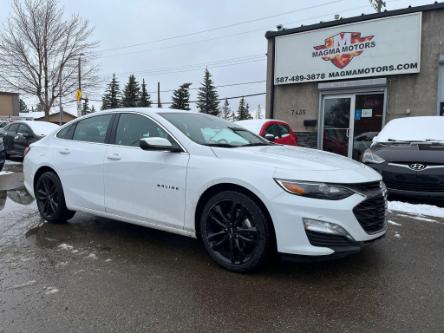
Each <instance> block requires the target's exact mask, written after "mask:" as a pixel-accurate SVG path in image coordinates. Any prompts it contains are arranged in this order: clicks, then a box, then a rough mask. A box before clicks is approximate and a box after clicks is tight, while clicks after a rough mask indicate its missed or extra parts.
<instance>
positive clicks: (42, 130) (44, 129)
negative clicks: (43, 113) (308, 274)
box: [27, 121, 59, 136]
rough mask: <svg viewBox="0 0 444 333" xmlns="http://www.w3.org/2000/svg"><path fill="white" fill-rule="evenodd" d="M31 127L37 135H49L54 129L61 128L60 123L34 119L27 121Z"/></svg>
mask: <svg viewBox="0 0 444 333" xmlns="http://www.w3.org/2000/svg"><path fill="white" fill-rule="evenodd" d="M27 124H28V126H29V127H31V129H32V131H33V132H34V134H35V135H40V136H44V135H48V134H49V133H51V132H52V131H55V130H56V129H57V128H59V126H58V125H56V124H53V123H49V122H46V121H32V122H28V123H27Z"/></svg>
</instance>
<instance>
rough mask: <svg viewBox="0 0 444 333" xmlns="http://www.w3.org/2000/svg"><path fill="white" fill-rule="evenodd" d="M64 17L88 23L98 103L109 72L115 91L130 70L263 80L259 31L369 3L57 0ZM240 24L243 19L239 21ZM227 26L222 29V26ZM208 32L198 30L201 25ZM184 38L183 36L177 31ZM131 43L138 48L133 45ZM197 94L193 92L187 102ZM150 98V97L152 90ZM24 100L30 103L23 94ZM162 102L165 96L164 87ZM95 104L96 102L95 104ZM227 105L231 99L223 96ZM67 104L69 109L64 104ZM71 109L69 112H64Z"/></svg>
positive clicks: (248, 89)
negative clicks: (97, 79)
mask: <svg viewBox="0 0 444 333" xmlns="http://www.w3.org/2000/svg"><path fill="white" fill-rule="evenodd" d="M386 2H387V8H388V9H389V10H391V9H398V8H405V7H407V6H408V5H413V6H417V5H422V4H429V3H432V1H423V0H387V1H386ZM60 3H61V5H62V6H63V7H64V10H65V14H66V15H67V16H68V15H70V14H73V13H78V14H80V16H82V17H84V18H86V19H88V20H89V21H90V23H91V24H92V25H93V26H94V27H95V32H94V39H95V40H97V41H99V42H100V46H99V48H98V49H97V53H98V56H99V58H98V64H99V66H100V77H101V80H102V81H101V82H102V86H101V88H100V89H99V90H98V91H97V92H87V93H88V96H89V97H90V99H91V100H100V99H101V96H102V94H103V91H104V90H105V88H106V84H107V83H108V82H109V80H110V78H111V76H112V73H116V74H117V76H118V79H119V81H120V85H121V88H123V86H124V84H125V83H126V81H127V79H128V75H129V74H130V73H134V74H135V75H136V77H137V79H138V80H139V81H142V78H145V80H146V82H147V83H148V89H149V91H155V90H156V89H157V82H158V81H159V82H160V83H161V90H170V89H175V88H177V86H178V85H180V84H181V83H183V82H192V83H193V84H192V86H191V87H192V88H197V87H199V85H200V82H201V81H202V75H203V70H204V68H205V66H206V65H207V66H208V68H209V70H210V72H211V74H212V75H213V79H214V82H215V84H216V85H217V86H220V85H228V84H234V83H243V82H255V81H263V80H265V76H266V64H265V53H266V44H267V43H266V39H265V37H264V34H265V31H267V30H272V29H275V26H276V25H277V24H283V25H284V26H285V27H287V28H291V27H296V26H300V25H301V24H304V25H307V24H310V23H317V22H319V21H329V20H332V19H333V18H334V15H335V14H340V15H341V16H343V17H350V16H355V15H360V14H361V13H372V12H373V9H372V8H371V6H370V4H369V1H368V0H297V1H295V0H269V1H265V0H222V1H208V0H186V1H185V0H182V1H179V0H158V1H153V0H94V1H93V0H76V1H68V0H65V1H60ZM10 10H11V0H0V24H3V23H5V22H6V20H7V18H8V16H9V13H10ZM245 22H247V23H245ZM227 26H228V27H227ZM208 29H212V30H211V31H207V32H201V31H202V30H208ZM184 35H187V36H184ZM135 44H137V46H133V45H135ZM218 92H219V96H220V97H221V98H223V97H230V96H239V95H246V94H254V93H263V92H265V83H264V82H258V83H253V84H248V85H237V86H232V87H219V88H218ZM195 96H196V91H195V90H193V91H192V96H191V98H192V100H194V99H195ZM151 98H152V100H154V101H155V100H156V99H157V97H156V95H155V94H154V93H153V94H151ZM27 100H28V101H29V103H31V101H30V100H29V99H27ZM161 100H162V101H164V102H167V101H170V100H171V92H163V93H162V95H161ZM247 101H248V103H249V104H250V108H251V109H252V110H255V109H256V108H257V105H258V104H261V105H262V106H263V105H264V102H265V96H258V97H250V98H247ZM94 104H95V105H96V108H100V105H101V103H100V102H94ZM230 104H231V105H232V108H233V109H236V108H237V105H238V100H232V101H230ZM71 109H74V107H71ZM70 111H71V110H70Z"/></svg>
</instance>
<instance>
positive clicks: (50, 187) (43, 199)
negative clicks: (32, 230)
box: [34, 171, 75, 223]
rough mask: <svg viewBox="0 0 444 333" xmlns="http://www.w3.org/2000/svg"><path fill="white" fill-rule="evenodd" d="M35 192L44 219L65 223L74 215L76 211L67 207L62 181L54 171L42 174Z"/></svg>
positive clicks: (36, 184)
mask: <svg viewBox="0 0 444 333" xmlns="http://www.w3.org/2000/svg"><path fill="white" fill-rule="evenodd" d="M34 192H35V197H36V201H37V207H38V209H39V213H40V216H41V217H42V219H44V220H46V221H48V222H49V223H65V222H66V221H68V220H70V219H71V218H73V217H74V215H75V212H74V211H71V210H69V209H68V208H66V203H65V196H64V193H63V187H62V183H61V182H60V179H59V177H57V175H56V174H55V173H54V172H51V171H48V172H45V173H43V174H41V175H40V177H39V178H38V179H37V181H36V183H35V189H34Z"/></svg>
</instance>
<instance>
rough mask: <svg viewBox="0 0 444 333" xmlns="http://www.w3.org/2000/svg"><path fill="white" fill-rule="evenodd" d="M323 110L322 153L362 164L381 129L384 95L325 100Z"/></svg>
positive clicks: (370, 94) (361, 95)
mask: <svg viewBox="0 0 444 333" xmlns="http://www.w3.org/2000/svg"><path fill="white" fill-rule="evenodd" d="M322 108H323V109H322V114H323V123H322V125H323V127H322V141H321V143H322V149H323V150H326V151H329V152H332V153H336V154H340V155H343V156H347V157H350V158H353V159H355V160H361V158H362V154H363V153H364V151H365V150H366V149H367V148H369V147H370V145H371V143H372V140H373V137H374V136H376V135H377V134H378V133H379V131H380V130H381V129H382V123H383V114H384V94H382V93H367V94H364V93H363V94H356V95H336V96H326V97H324V98H323V101H322Z"/></svg>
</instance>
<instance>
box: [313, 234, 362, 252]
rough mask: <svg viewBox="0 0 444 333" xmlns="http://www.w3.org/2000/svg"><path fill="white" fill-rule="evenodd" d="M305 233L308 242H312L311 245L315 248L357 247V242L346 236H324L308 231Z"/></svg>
mask: <svg viewBox="0 0 444 333" xmlns="http://www.w3.org/2000/svg"><path fill="white" fill-rule="evenodd" d="M305 232H306V234H307V237H308V240H309V241H310V244H311V245H313V246H320V247H329V248H338V247H350V246H355V245H356V242H355V241H352V240H351V239H349V238H347V237H345V236H340V235H332V234H324V233H320V232H315V231H311V230H306V231H305Z"/></svg>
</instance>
